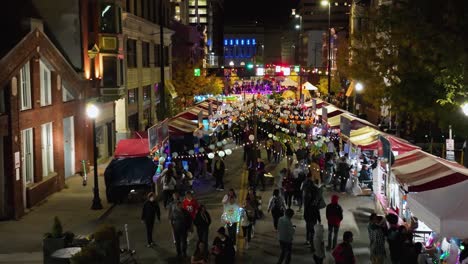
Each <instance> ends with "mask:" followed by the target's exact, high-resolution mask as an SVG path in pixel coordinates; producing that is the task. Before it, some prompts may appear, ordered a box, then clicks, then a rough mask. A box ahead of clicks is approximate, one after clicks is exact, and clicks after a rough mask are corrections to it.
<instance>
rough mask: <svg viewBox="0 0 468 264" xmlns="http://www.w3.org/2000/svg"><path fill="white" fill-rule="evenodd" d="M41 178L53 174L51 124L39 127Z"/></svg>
mask: <svg viewBox="0 0 468 264" xmlns="http://www.w3.org/2000/svg"><path fill="white" fill-rule="evenodd" d="M41 132H42V133H41V142H42V176H44V177H45V176H48V175H49V174H50V173H52V172H54V145H53V129H52V122H51V123H47V124H43V125H42V126H41Z"/></svg>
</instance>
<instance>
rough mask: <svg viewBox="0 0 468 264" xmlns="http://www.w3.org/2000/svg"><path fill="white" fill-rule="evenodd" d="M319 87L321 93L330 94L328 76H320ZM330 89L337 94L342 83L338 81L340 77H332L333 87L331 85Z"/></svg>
mask: <svg viewBox="0 0 468 264" xmlns="http://www.w3.org/2000/svg"><path fill="white" fill-rule="evenodd" d="M318 88H319V92H320V94H322V95H328V78H327V77H321V78H320V81H319V85H318ZM330 89H331V92H332V93H335V94H337V93H339V92H340V90H341V84H340V82H339V81H338V77H335V76H333V77H332V78H331V87H330Z"/></svg>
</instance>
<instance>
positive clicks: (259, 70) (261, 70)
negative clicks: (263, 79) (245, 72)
mask: <svg viewBox="0 0 468 264" xmlns="http://www.w3.org/2000/svg"><path fill="white" fill-rule="evenodd" d="M263 75H265V69H264V68H257V76H263Z"/></svg>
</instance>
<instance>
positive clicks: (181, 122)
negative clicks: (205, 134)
mask: <svg viewBox="0 0 468 264" xmlns="http://www.w3.org/2000/svg"><path fill="white" fill-rule="evenodd" d="M197 129H198V122H194V121H192V120H189V119H185V118H182V117H175V118H173V119H171V120H169V130H170V131H171V132H172V133H173V134H174V133H176V134H177V133H193V132H194V131H195V130H197Z"/></svg>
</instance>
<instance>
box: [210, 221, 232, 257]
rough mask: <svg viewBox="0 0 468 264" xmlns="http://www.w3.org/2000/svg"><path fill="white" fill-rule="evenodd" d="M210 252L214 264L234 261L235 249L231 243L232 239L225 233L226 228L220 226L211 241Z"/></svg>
mask: <svg viewBox="0 0 468 264" xmlns="http://www.w3.org/2000/svg"><path fill="white" fill-rule="evenodd" d="M211 253H212V254H213V255H214V256H215V263H216V264H233V263H234V261H235V256H236V251H235V249H234V246H233V244H232V240H231V238H230V237H229V236H227V235H226V229H225V228H224V227H220V228H219V229H218V232H217V233H216V237H215V239H214V241H213V247H212V249H211Z"/></svg>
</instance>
